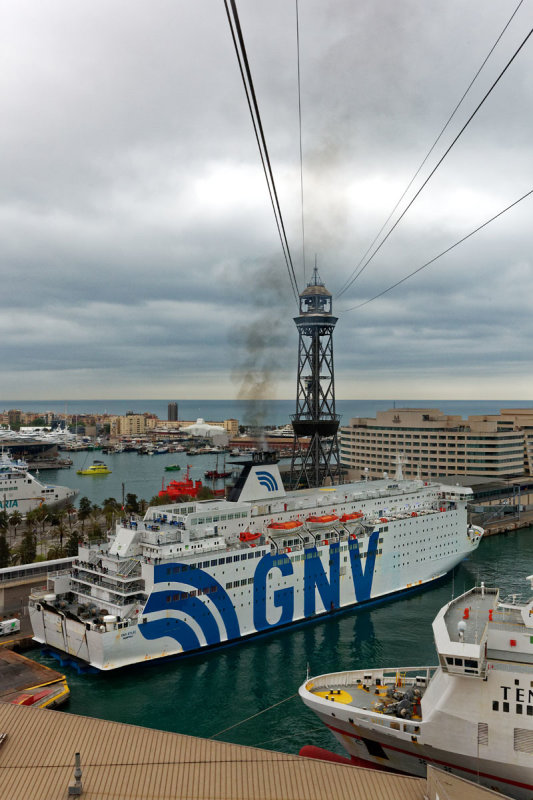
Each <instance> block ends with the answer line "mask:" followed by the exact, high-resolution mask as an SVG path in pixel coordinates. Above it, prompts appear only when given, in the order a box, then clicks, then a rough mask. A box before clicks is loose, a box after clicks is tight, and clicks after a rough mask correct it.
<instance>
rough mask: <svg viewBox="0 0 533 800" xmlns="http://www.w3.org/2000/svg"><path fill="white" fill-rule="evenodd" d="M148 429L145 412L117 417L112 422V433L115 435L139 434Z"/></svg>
mask: <svg viewBox="0 0 533 800" xmlns="http://www.w3.org/2000/svg"><path fill="white" fill-rule="evenodd" d="M145 431H146V417H145V416H144V414H127V415H126V416H125V417H115V418H114V419H113V421H112V422H111V434H112V435H115V436H139V435H140V434H143V433H144V432H145Z"/></svg>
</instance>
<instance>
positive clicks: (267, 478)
mask: <svg viewBox="0 0 533 800" xmlns="http://www.w3.org/2000/svg"><path fill="white" fill-rule="evenodd" d="M255 474H256V475H257V480H258V481H259V483H260V484H261V486H264V487H265V489H267V491H269V492H277V491H278V482H277V480H276V479H275V477H274V476H273V475H272V473H271V472H266V470H257V472H256V473H255Z"/></svg>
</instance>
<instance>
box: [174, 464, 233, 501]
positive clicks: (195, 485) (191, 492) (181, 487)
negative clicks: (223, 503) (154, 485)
mask: <svg viewBox="0 0 533 800" xmlns="http://www.w3.org/2000/svg"><path fill="white" fill-rule="evenodd" d="M190 468H191V464H187V472H186V473H185V479H184V480H182V481H170V483H169V484H168V486H167V487H166V489H165V479H164V478H163V485H162V488H161V491H160V492H159V497H168V498H169V499H170V501H171V502H172V501H173V500H179V499H180V498H182V497H196V496H197V494H198V492H199V491H200V489H202V488H203V484H202V481H200V480H198V481H193V480H192V478H191V476H190V474H189V470H190ZM224 493H225V490H224V489H215V491H214V494H215V496H216V497H224Z"/></svg>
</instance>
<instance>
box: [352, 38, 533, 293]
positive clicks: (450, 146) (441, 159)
mask: <svg viewBox="0 0 533 800" xmlns="http://www.w3.org/2000/svg"><path fill="white" fill-rule="evenodd" d="M532 33H533V28H532V29H531V30H530V31H529V33H528V34H527V36H526V37H525V39H524V40H523V42H522V43H521V44H520V45H519V47H518V48H517V49H516V50H515V52H514V53H513V55H512V56H511V58H510V59H509V61H508V62H507V64H506V65H505V67H504V68H503V69H502V71H501V72H500V74H499V75H498V77H497V78H496V80H495V81H494V82H493V83H492V85H491V87H490V88H489V89H488V91H487V92H486V93H485V95H484V96H483V98H482V99H481V101H480V102H479V103H478V105H477V106H476V108H475V109H474V111H473V112H472V114H471V115H470V116H469V118H468V119H467V121H466V122H465V124H464V125H463V127H462V128H461V130H460V131H459V133H458V134H457V136H456V137H455V138H454V139H453V141H452V142H451V144H450V145H449V146H448V147H447V149H446V150H445V151H444V153H443V155H442V156H441V157H440V158H439V160H438V161H437V163H436V165H435V166H434V167H433V169H432V170H431V172H430V173H429V175H428V176H427V178H426V179H425V181H424V182H423V183H422V185H421V186H420V188H419V189H418V191H417V192H416V194H415V195H414V196H413V197H412V199H411V200H410V201H409V203H408V204H407V206H406V207H405V208H404V210H403V211H402V213H401V214H400V216H399V217H398V219H397V220H396V222H395V223H394V225H393V226H392V227H391V228H390V229H389V231H388V233H387V234H386V236H385V237H384V238H383V239H382V240H381V242H380V244H379V245H378V246H377V247H376V249H375V250H374V252H373V253H372V255H371V256H370V257H369V258H368V259H367V260H366V261H365V263H364V264H363V265H362V266H361V268H360V269H359V271H358V272H357V274H356V275H354V277H353V278H352V279H351V280H350V281H349V282H348V283H347V284H346V285H345V286H344V288H343V289H342V290H341V291H340V292H339V293H338V294H337V297H340V296H341V295H342V294H344V293H345V292H346V291H347V290H348V289H349V288H350V287H351V286H352V285H353V283H354V282H355V281H356V279H357V278H358V277H359V276H360V275H361V274H362V272H364V270H365V269H366V267H367V266H368V265H369V264H370V262H371V261H372V259H373V258H374V257H375V256H376V255H377V253H378V252H379V251H380V250H381V248H382V247H383V245H384V244H385V242H386V241H387V239H388V238H389V236H390V235H391V233H392V232H393V231H394V230H395V228H396V227H397V226H398V224H399V223H400V222H401V220H402V219H403V217H404V216H405V214H406V213H407V212H408V211H409V209H410V208H411V206H412V205H413V203H414V202H415V200H416V199H417V197H418V196H419V194H420V193H421V192H422V190H423V189H424V187H425V186H426V185H427V184H428V183H429V181H430V179H431V178H432V177H433V175H434V174H435V172H436V171H437V169H438V168H439V167H440V165H441V164H442V162H443V161H444V159H445V158H446V156H447V155H448V153H449V152H450V150H451V149H452V147H453V146H454V145H455V144H456V142H457V141H458V140H459V138H460V137H461V136H462V134H463V133H464V131H465V130H466V128H467V127H468V126H469V124H470V123H471V122H472V120H473V119H474V117H475V116H476V114H477V112H478V111H479V110H480V108H481V107H482V105H483V104H484V102H485V100H487V98H488V97H489V95H490V94H491V92H492V91H493V90H494V89H495V87H496V85H497V84H498V83H499V81H500V80H501V79H502V77H503V76H504V75H505V73H506V72H507V70H508V69H509V67H510V66H511V64H512V63H513V61H514V60H515V58H516V57H517V55H518V54H519V52H520V51H521V50H522V48H523V47H524V46H525V44H526V42H527V41H528V39H529V38H530V36H531V34H532ZM385 224H386V223H385ZM378 235H379V234H378ZM367 252H368V251H367Z"/></svg>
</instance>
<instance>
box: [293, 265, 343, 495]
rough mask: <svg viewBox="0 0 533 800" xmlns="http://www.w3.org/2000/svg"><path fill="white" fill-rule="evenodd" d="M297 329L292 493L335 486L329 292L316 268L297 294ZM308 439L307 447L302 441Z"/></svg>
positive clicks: (337, 476)
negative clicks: (327, 481) (298, 306)
mask: <svg viewBox="0 0 533 800" xmlns="http://www.w3.org/2000/svg"><path fill="white" fill-rule="evenodd" d="M294 321H295V323H296V327H297V328H298V381H297V389H296V414H294V415H293V416H292V426H293V428H294V444H293V451H292V462H291V481H290V482H291V488H292V489H297V488H303V487H313V486H322V484H323V483H324V482H325V481H326V479H327V478H329V479H330V480H331V483H339V480H340V457H339V444H338V440H337V430H338V427H339V416H338V415H337V414H336V413H335V380H334V371H333V330H334V328H335V324H336V322H337V317H334V316H332V301H331V292H328V290H327V289H326V287H325V286H324V284H323V283H322V281H321V280H320V277H319V275H318V271H317V268H316V267H315V271H314V275H313V280H312V281H310V282H309V283H308V284H307V287H306V288H305V289H304V291H303V292H302V293H301V294H300V314H299V316H298V317H295V318H294ZM303 437H310V438H311V441H310V442H309V447H308V448H307V449H305V447H302V442H301V439H302V438H303Z"/></svg>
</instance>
